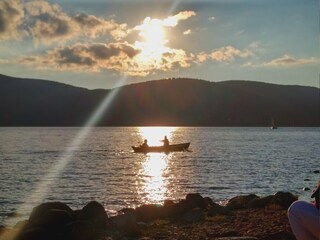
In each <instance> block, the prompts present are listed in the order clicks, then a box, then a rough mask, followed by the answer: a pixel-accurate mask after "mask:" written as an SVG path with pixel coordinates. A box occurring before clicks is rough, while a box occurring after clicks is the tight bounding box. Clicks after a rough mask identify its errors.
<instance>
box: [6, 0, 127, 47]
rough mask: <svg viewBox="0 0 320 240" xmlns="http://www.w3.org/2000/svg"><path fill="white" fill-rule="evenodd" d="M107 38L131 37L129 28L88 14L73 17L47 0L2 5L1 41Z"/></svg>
mask: <svg viewBox="0 0 320 240" xmlns="http://www.w3.org/2000/svg"><path fill="white" fill-rule="evenodd" d="M104 34H109V35H111V36H112V37H113V38H114V39H116V40H120V39H122V38H124V37H126V36H127V35H128V29H127V25H126V24H118V23H116V22H114V21H113V20H106V19H103V18H99V17H96V16H93V15H87V14H84V13H77V14H75V15H70V14H68V13H66V12H64V11H63V9H62V8H61V7H60V6H59V5H58V4H53V3H49V2H46V1H44V0H30V1H25V2H21V1H20V0H1V1H0V41H1V40H10V39H21V38H22V37H24V36H32V39H33V41H34V42H35V43H37V44H40V43H41V44H44V45H50V44H53V43H61V42H65V41H68V40H74V39H77V38H79V37H82V36H85V37H88V38H96V37H98V36H101V35H104Z"/></svg>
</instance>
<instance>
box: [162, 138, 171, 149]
mask: <svg viewBox="0 0 320 240" xmlns="http://www.w3.org/2000/svg"><path fill="white" fill-rule="evenodd" d="M161 141H162V142H163V146H164V147H168V146H169V140H168V138H167V136H164V139H163V140H161Z"/></svg>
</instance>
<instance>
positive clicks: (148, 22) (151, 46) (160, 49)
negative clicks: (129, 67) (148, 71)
mask: <svg viewBox="0 0 320 240" xmlns="http://www.w3.org/2000/svg"><path fill="white" fill-rule="evenodd" d="M136 29H137V30H138V31H139V36H141V37H142V41H136V42H135V46H136V47H137V48H138V49H140V50H141V53H140V54H139V60H140V61H142V62H145V63H154V64H155V63H157V62H158V61H160V60H161V56H162V54H163V53H165V52H167V51H168V47H166V46H165V45H166V44H167V42H168V41H167V40H166V39H165V29H164V24H163V21H162V20H160V19H151V18H150V17H147V18H145V20H144V21H143V23H142V24H141V25H139V26H138V27H137V28H136Z"/></svg>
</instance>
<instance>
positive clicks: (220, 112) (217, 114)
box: [0, 75, 320, 126]
mask: <svg viewBox="0 0 320 240" xmlns="http://www.w3.org/2000/svg"><path fill="white" fill-rule="evenodd" d="M112 91H117V92H118V93H117V95H116V96H115V98H114V101H113V102H112V104H111V106H110V107H109V108H108V111H106V112H105V113H104V115H103V116H102V118H101V119H100V121H99V123H98V125H99V126H143V125H146V126H155V125H159V126H160V125H165V126H270V124H271V118H274V120H275V122H276V124H277V125H279V126H320V89H319V88H315V87H304V86H291V85H276V84H269V83H261V82H252V81H240V80H234V81H224V82H209V81H204V80H197V79H188V78H179V79H163V80H155V81H149V82H144V83H137V84H131V85H126V86H123V87H120V88H117V89H112V90H102V89H100V90H88V89H84V88H79V87H74V86H70V85H66V84H61V83H57V82H51V81H45V80H34V79H21V78H13V77H9V76H5V75H0V114H1V115H0V125H1V126H81V125H83V124H84V123H85V122H86V120H87V119H88V118H89V117H90V116H91V114H92V113H93V112H94V110H95V109H96V108H97V106H98V105H99V104H100V103H101V102H102V101H103V99H104V98H105V97H106V96H107V95H108V94H110V93H111V92H112Z"/></svg>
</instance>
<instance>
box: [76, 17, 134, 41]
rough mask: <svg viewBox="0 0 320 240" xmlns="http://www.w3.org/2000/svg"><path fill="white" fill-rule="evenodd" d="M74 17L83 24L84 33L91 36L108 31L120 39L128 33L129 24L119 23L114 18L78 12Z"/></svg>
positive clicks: (80, 24)
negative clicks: (107, 18)
mask: <svg viewBox="0 0 320 240" xmlns="http://www.w3.org/2000/svg"><path fill="white" fill-rule="evenodd" d="M73 19H74V21H75V22H77V23H78V25H79V26H81V28H82V31H83V33H84V34H85V35H87V36H89V37H91V38H96V37H98V36H100V35H102V34H105V33H106V32H108V33H110V34H111V36H112V37H113V38H115V39H117V40H120V39H122V38H124V37H125V36H127V34H128V30H127V24H117V23H115V22H114V21H113V20H110V21H106V20H104V19H102V18H98V17H96V16H94V15H87V14H84V13H81V14H77V15H76V16H75V17H74V18H73Z"/></svg>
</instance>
